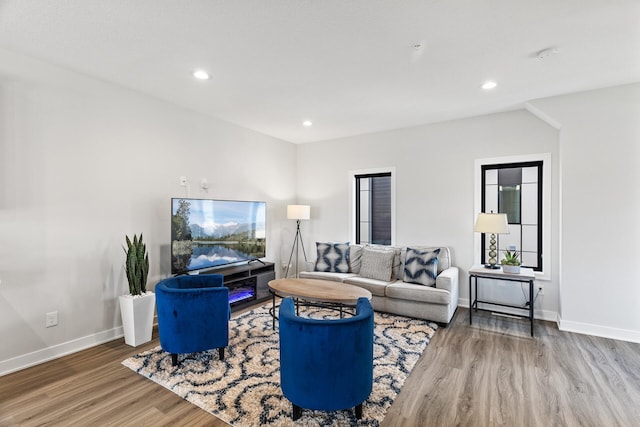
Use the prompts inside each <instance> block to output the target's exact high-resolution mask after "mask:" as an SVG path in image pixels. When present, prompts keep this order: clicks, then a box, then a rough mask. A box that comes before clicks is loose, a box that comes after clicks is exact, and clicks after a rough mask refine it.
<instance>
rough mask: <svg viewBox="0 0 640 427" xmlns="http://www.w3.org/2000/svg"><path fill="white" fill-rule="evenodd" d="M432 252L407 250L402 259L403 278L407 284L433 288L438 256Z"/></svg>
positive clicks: (435, 252)
mask: <svg viewBox="0 0 640 427" xmlns="http://www.w3.org/2000/svg"><path fill="white" fill-rule="evenodd" d="M439 253H440V249H436V250H434V251H421V250H418V249H414V248H407V250H406V253H405V259H404V278H403V280H404V281H405V282H407V283H415V284H417V285H425V286H435V284H436V276H437V275H438V254H439Z"/></svg>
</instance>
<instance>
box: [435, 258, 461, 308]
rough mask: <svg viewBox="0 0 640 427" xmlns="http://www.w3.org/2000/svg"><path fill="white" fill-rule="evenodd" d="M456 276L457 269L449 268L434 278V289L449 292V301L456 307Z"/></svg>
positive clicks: (457, 285)
mask: <svg viewBox="0 0 640 427" xmlns="http://www.w3.org/2000/svg"><path fill="white" fill-rule="evenodd" d="M458 276H459V274H458V267H449V268H447V269H446V270H443V271H442V273H440V274H438V277H436V288H438V289H444V290H447V291H449V292H450V293H451V301H452V302H453V303H454V304H456V305H458V287H459V284H458ZM454 297H455V299H454Z"/></svg>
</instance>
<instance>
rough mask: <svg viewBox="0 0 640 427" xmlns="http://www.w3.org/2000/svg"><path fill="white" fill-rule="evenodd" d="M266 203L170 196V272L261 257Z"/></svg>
mask: <svg viewBox="0 0 640 427" xmlns="http://www.w3.org/2000/svg"><path fill="white" fill-rule="evenodd" d="M266 205H267V204H266V203H265V202H250V201H236V200H209V199H178V198H174V199H171V273H173V274H181V273H186V272H188V271H193V270H201V269H209V268H213V267H218V266H222V265H225V264H233V263H239V262H242V261H250V260H255V259H257V258H262V257H264V256H265V254H266V220H267V218H266V217H267V213H266V211H267V209H266Z"/></svg>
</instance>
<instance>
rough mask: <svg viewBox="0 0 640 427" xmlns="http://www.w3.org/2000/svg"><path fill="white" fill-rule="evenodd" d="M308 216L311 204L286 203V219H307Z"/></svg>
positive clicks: (309, 216)
mask: <svg viewBox="0 0 640 427" xmlns="http://www.w3.org/2000/svg"><path fill="white" fill-rule="evenodd" d="M309 218H311V206H309V205H287V219H309Z"/></svg>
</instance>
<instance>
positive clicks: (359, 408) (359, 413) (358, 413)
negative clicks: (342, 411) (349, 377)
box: [356, 403, 362, 419]
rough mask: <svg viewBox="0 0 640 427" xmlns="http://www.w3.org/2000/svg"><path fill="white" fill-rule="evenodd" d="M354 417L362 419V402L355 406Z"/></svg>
mask: <svg viewBox="0 0 640 427" xmlns="http://www.w3.org/2000/svg"><path fill="white" fill-rule="evenodd" d="M356 418H357V419H362V403H361V404H359V405H358V406H356Z"/></svg>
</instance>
